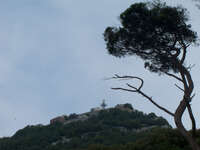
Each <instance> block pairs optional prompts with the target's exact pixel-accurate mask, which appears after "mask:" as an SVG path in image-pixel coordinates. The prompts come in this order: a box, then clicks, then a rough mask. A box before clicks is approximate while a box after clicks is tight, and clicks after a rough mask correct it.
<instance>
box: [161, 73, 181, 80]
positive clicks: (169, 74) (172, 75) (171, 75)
mask: <svg viewBox="0 0 200 150" xmlns="http://www.w3.org/2000/svg"><path fill="white" fill-rule="evenodd" d="M165 74H166V75H168V76H170V77H173V78H175V79H177V80H179V81H181V82H183V80H182V79H181V78H179V77H177V76H176V75H174V74H171V73H168V72H165Z"/></svg>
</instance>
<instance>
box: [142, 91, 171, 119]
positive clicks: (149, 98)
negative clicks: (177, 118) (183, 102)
mask: <svg viewBox="0 0 200 150" xmlns="http://www.w3.org/2000/svg"><path fill="white" fill-rule="evenodd" d="M138 93H139V94H141V95H142V96H144V97H145V98H147V99H148V100H149V101H150V102H151V103H153V104H154V105H155V106H156V107H158V108H159V109H161V110H163V111H164V112H166V113H168V114H169V115H171V116H173V117H174V113H172V112H170V111H169V110H167V109H166V108H164V107H162V106H160V105H158V104H157V103H156V102H155V101H154V100H153V99H152V98H151V97H149V96H147V95H146V94H145V93H144V92H142V91H138Z"/></svg>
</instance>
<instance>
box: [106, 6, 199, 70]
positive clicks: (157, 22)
mask: <svg viewBox="0 0 200 150" xmlns="http://www.w3.org/2000/svg"><path fill="white" fill-rule="evenodd" d="M187 21H188V16H187V11H186V9H183V8H181V7H170V6H166V5H165V4H161V3H153V4H152V3H151V4H150V3H136V4H133V5H132V6H130V8H128V9H127V10H126V11H124V12H123V13H122V14H121V15H120V22H121V25H122V26H121V27H119V28H117V27H108V28H107V29H106V30H105V32H104V39H105V41H106V45H107V49H108V52H109V54H111V55H114V56H116V57H123V56H127V55H137V56H139V57H140V58H142V59H143V60H144V61H145V68H146V67H147V68H148V69H149V70H150V71H152V72H159V73H162V72H169V71H173V72H177V62H180V61H181V60H180V59H179V57H180V55H182V54H181V48H182V47H183V46H188V45H189V44H191V43H195V42H196V39H197V34H196V32H194V31H192V30H191V25H189V24H186V22H187ZM184 44H185V45H184Z"/></svg>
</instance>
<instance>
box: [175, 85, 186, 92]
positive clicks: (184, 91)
mask: <svg viewBox="0 0 200 150" xmlns="http://www.w3.org/2000/svg"><path fill="white" fill-rule="evenodd" d="M174 85H175V86H176V87H177V88H178V89H179V90H181V91H183V92H185V91H184V89H182V88H181V87H179V86H178V85H177V84H174Z"/></svg>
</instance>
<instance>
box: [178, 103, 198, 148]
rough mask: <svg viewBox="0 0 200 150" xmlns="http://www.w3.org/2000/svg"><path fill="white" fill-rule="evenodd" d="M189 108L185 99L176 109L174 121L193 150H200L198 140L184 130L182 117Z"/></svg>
mask: <svg viewBox="0 0 200 150" xmlns="http://www.w3.org/2000/svg"><path fill="white" fill-rule="evenodd" d="M186 107H187V103H186V100H185V99H183V100H182V101H181V102H180V104H179V106H178V108H177V109H176V112H175V116H174V121H175V124H176V126H177V128H178V130H179V131H180V133H181V134H182V135H183V136H184V137H185V139H186V140H187V141H188V143H189V144H190V146H191V148H192V150H200V147H199V145H198V144H197V142H196V140H195V139H194V138H193V137H192V135H191V134H190V133H189V132H188V131H187V130H186V129H185V128H184V126H183V123H182V116H183V113H184V111H185V109H186Z"/></svg>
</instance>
